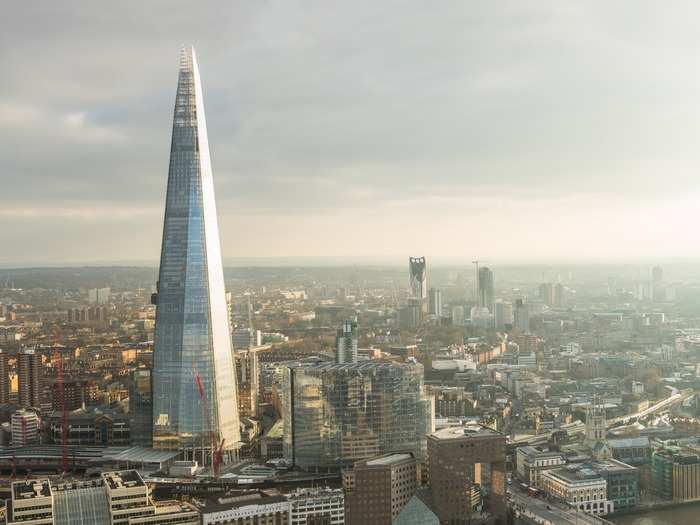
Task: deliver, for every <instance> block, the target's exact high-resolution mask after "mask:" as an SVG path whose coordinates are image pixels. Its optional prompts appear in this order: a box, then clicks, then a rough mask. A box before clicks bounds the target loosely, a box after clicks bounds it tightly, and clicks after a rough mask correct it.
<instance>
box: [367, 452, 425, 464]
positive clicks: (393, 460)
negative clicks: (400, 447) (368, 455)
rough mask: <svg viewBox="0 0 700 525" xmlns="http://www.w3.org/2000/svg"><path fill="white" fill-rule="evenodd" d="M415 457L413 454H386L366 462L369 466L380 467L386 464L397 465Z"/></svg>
mask: <svg viewBox="0 0 700 525" xmlns="http://www.w3.org/2000/svg"><path fill="white" fill-rule="evenodd" d="M411 459H413V454H386V455H385V456H379V457H378V458H374V459H369V460H367V462H366V463H365V464H366V465H367V466H368V467H378V466H384V465H396V464H398V463H403V462H404V461H408V460H411Z"/></svg>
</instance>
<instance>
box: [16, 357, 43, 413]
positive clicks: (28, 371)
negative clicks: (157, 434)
mask: <svg viewBox="0 0 700 525" xmlns="http://www.w3.org/2000/svg"><path fill="white" fill-rule="evenodd" d="M42 377H43V374H42V371H41V354H40V353H39V352H38V351H37V350H36V349H35V348H31V347H26V348H22V349H21V350H20V351H19V354H17V383H18V386H17V389H18V392H19V404H20V406H22V407H25V408H27V407H35V408H39V407H40V406H41V387H42V384H43V379H42Z"/></svg>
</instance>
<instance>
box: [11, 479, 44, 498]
mask: <svg viewBox="0 0 700 525" xmlns="http://www.w3.org/2000/svg"><path fill="white" fill-rule="evenodd" d="M50 496H51V485H49V480H48V479H30V480H27V481H15V482H14V483H12V499H15V500H26V499H32V498H39V497H50Z"/></svg>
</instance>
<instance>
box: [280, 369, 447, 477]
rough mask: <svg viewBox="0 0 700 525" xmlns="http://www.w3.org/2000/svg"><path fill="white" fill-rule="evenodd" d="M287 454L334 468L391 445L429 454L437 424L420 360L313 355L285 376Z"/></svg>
mask: <svg viewBox="0 0 700 525" xmlns="http://www.w3.org/2000/svg"><path fill="white" fill-rule="evenodd" d="M282 414H283V420H284V456H285V458H286V459H287V460H288V461H290V462H291V463H293V464H294V465H296V466H298V467H300V468H301V469H320V470H337V469H340V468H342V467H345V466H348V465H351V464H352V463H354V462H355V461H358V460H361V459H366V458H370V457H374V456H378V455H380V454H386V453H389V452H412V453H414V454H415V455H416V457H417V458H419V459H425V453H426V451H425V446H426V442H425V436H426V435H427V434H429V433H430V432H431V430H432V427H433V402H432V397H429V396H427V395H426V394H425V393H424V392H423V366H422V365H420V364H415V363H401V364H399V363H388V362H381V361H373V360H370V361H360V362H358V363H349V364H337V363H332V362H324V361H321V360H317V359H316V360H314V359H309V360H305V361H299V362H296V363H292V364H290V365H288V366H287V367H286V368H285V370H284V377H283V380H282Z"/></svg>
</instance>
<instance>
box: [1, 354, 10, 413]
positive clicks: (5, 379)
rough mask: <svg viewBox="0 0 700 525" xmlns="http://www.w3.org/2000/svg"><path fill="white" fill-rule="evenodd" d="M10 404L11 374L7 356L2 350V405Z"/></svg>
mask: <svg viewBox="0 0 700 525" xmlns="http://www.w3.org/2000/svg"><path fill="white" fill-rule="evenodd" d="M9 402H10V374H9V370H8V368H7V354H6V353H4V352H3V351H2V349H0V405H6V404H7V403H9Z"/></svg>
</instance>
